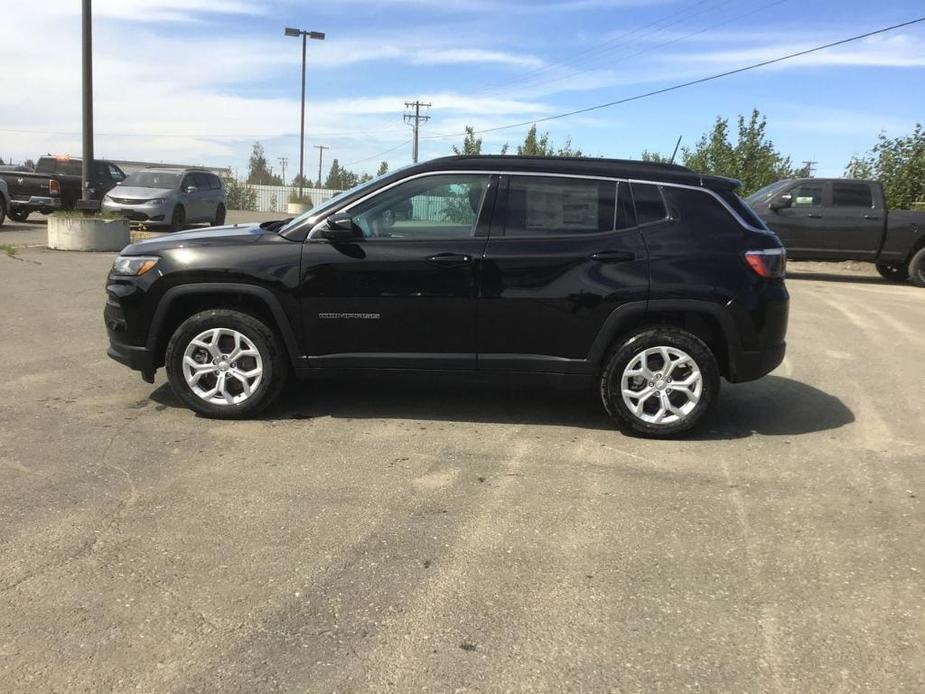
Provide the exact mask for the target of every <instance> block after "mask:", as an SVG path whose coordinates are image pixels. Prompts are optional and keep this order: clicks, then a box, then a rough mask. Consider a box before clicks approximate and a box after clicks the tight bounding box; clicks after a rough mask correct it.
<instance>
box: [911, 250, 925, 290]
mask: <svg viewBox="0 0 925 694" xmlns="http://www.w3.org/2000/svg"><path fill="white" fill-rule="evenodd" d="M909 277H910V278H911V279H912V284H914V285H915V286H916V287H925V248H920V249H919V250H918V253H916V254H915V255H914V256H912V260H910V261H909Z"/></svg>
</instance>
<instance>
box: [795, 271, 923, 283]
mask: <svg viewBox="0 0 925 694" xmlns="http://www.w3.org/2000/svg"><path fill="white" fill-rule="evenodd" d="M787 279H788V280H816V281H819V282H850V283H851V284H881V285H885V286H887V287H902V286H912V285H911V284H910V283H909V282H908V281H902V282H898V281H896V280H888V279H886V278H884V277H880V276H879V275H877V276H873V275H844V274H837V273H834V272H806V271H803V270H801V271H794V270H787Z"/></svg>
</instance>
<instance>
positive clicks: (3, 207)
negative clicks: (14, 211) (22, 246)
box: [0, 197, 6, 227]
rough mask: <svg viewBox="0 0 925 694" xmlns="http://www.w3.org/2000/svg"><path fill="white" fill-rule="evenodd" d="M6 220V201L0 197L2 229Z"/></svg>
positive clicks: (0, 223)
mask: <svg viewBox="0 0 925 694" xmlns="http://www.w3.org/2000/svg"><path fill="white" fill-rule="evenodd" d="M5 219H6V200H4V199H3V198H2V197H0V227H2V226H3V221H4V220H5Z"/></svg>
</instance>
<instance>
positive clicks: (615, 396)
mask: <svg viewBox="0 0 925 694" xmlns="http://www.w3.org/2000/svg"><path fill="white" fill-rule="evenodd" d="M664 355H667V357H668V359H670V360H671V361H672V366H671V367H670V368H669V371H668V373H667V374H665V372H664V366H665V356H664ZM633 371H637V373H635V374H633V373H630V372H633ZM678 375H681V376H683V377H684V380H683V382H679V381H678V379H677V377H678ZM624 379H626V384H627V386H628V387H627V389H626V390H627V391H629V392H635V391H639V392H640V393H644V392H646V391H649V392H650V394H649V395H647V396H645V397H642V398H639V397H633V396H632V395H625V394H624V388H623V383H624ZM650 379H651V380H650ZM600 390H601V400H602V401H603V403H604V409H606V410H607V413H608V414H609V415H610V416H611V418H612V419H613V420H614V421H615V422H616V423H617V426H619V427H620V429H621V430H622V431H624V432H626V433H630V434H634V435H638V436H644V437H648V438H665V437H671V436H677V435H679V434H683V433H685V432H687V431H690V430H691V429H693V428H694V427H695V426H697V424H698V423H699V422H700V420H701V419H702V418H703V416H704V415H705V414H706V413H707V412H708V411H709V410H710V408H711V407H712V406H713V403H714V402H716V398H717V396H718V394H719V366H718V365H717V363H716V357H714V356H713V352H711V351H710V348H709V347H707V346H706V345H705V344H704V343H703V341H702V340H700V338H698V337H696V336H695V335H692V334H691V333H689V332H687V331H686V330H681V329H680V328H674V327H670V326H664V327H653V328H648V329H645V330H643V331H641V332H639V333H637V334H635V335H633V336H631V337H629V338H628V339H626V340H624V341H623V342H621V343H620V344H618V345H617V346H616V347H615V348H614V349H613V351H612V352H611V353H610V355H609V356H608V358H607V360H606V361H605V365H604V369H603V371H602V372H601V382H600ZM666 405H667V406H666ZM660 420H661V421H660Z"/></svg>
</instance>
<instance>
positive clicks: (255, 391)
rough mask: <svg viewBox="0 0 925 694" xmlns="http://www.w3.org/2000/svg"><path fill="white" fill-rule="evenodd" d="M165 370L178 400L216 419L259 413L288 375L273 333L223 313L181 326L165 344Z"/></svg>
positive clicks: (260, 324)
mask: <svg viewBox="0 0 925 694" xmlns="http://www.w3.org/2000/svg"><path fill="white" fill-rule="evenodd" d="M165 366H166V368H167V379H168V380H169V382H170V387H171V388H172V389H173V392H174V393H176V395H177V397H178V398H180V400H182V401H183V402H184V403H185V404H186V405H187V406H188V407H189V408H190V409H192V410H194V411H195V412H197V413H199V414H201V415H203V416H205V417H213V418H216V419H241V418H243V417H249V416H252V415H254V414H256V413H258V412H259V411H260V410H262V409H263V408H265V407H266V406H267V405H269V404H270V403H271V402H273V400H274V399H276V396H277V395H279V393H280V391H281V390H282V387H283V385H284V384H285V380H286V374H287V372H288V363H287V361H286V356H285V354H284V352H283V348H282V345H281V343H280V340H279V338H278V337H277V336H276V333H274V332H273V330H271V329H270V328H269V327H268V326H267V325H265V324H264V323H263V322H262V321H260V320H259V319H257V318H255V317H254V316H251V315H249V314H246V313H241V312H239V311H232V310H227V309H214V310H210V311H203V312H201V313H197V314H196V315H194V316H192V317H190V318H188V319H187V320H186V321H184V322H183V324H182V325H180V327H179V328H177V330H176V331H175V332H174V334H173V336H172V337H171V338H170V342H169V343H168V344H167V354H166V357H165Z"/></svg>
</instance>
